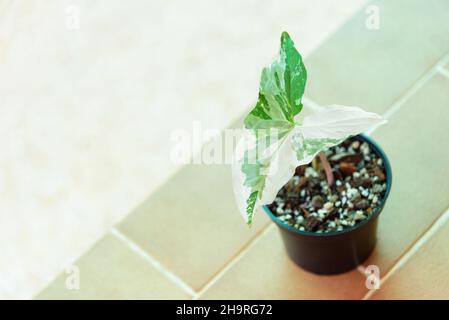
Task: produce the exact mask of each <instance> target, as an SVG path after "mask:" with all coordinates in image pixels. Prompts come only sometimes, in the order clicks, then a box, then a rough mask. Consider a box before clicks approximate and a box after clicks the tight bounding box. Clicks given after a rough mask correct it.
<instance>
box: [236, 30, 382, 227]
mask: <svg viewBox="0 0 449 320" xmlns="http://www.w3.org/2000/svg"><path fill="white" fill-rule="evenodd" d="M306 78H307V73H306V69H305V67H304V64H303V62H302V59H301V56H300V55H299V53H298V52H297V51H296V49H295V48H294V45H293V42H292V41H291V39H290V37H289V36H288V34H287V33H285V32H284V33H283V34H282V37H281V50H280V55H279V58H278V59H277V60H276V61H275V62H273V63H272V64H271V65H270V66H269V67H267V68H265V69H264V70H263V72H262V76H261V83H260V89H259V99H258V101H257V103H256V106H255V107H254V108H253V110H252V111H251V112H250V114H249V115H248V116H247V117H246V118H245V127H246V128H247V130H246V131H245V134H244V135H243V136H242V138H241V139H240V141H239V143H238V145H237V148H236V150H235V155H234V158H235V159H234V165H233V182H234V191H235V196H236V200H237V204H238V207H239V210H240V212H241V213H242V215H243V217H244V219H245V221H246V222H247V223H248V224H249V225H251V223H252V222H253V216H254V212H255V210H256V209H257V208H258V207H260V206H261V205H264V204H270V203H272V202H273V200H274V199H275V197H276V195H277V193H278V192H279V190H280V189H281V188H282V187H283V186H284V185H285V184H286V183H287V182H288V181H289V180H290V179H291V177H292V176H293V175H294V172H295V169H296V167H298V166H300V165H304V164H308V163H310V162H311V161H312V160H313V159H314V158H315V156H316V155H317V154H318V153H319V152H321V151H323V150H325V149H327V148H330V147H332V146H334V145H337V144H339V143H341V142H342V141H343V140H345V139H346V138H348V137H349V136H352V135H356V134H359V133H361V132H364V131H366V130H368V129H370V128H371V127H373V126H377V125H380V124H382V123H385V120H384V119H382V117H380V116H379V115H377V114H375V113H371V112H366V111H363V110H362V109H360V108H359V107H346V106H338V105H334V106H330V107H326V108H320V109H319V110H318V111H316V112H314V113H312V114H311V115H309V116H307V117H305V118H304V119H303V121H302V123H301V124H300V123H298V122H296V121H295V116H296V115H298V113H299V112H300V111H301V109H302V103H301V99H302V96H303V94H304V88H305V82H306Z"/></svg>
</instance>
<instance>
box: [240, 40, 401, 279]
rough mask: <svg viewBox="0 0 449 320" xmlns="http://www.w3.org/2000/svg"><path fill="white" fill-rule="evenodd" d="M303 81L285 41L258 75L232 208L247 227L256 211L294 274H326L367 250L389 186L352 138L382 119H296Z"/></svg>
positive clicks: (316, 115)
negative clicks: (269, 224)
mask: <svg viewBox="0 0 449 320" xmlns="http://www.w3.org/2000/svg"><path fill="white" fill-rule="evenodd" d="M306 79H307V72H306V68H305V66H304V64H303V61H302V58H301V55H300V54H299V53H298V51H297V50H296V49H295V47H294V44H293V41H292V40H291V38H290V36H289V35H288V34H287V33H286V32H284V33H283V34H282V36H281V48H280V53H279V56H278V58H277V59H276V60H275V61H274V62H273V63H272V64H271V65H270V66H268V67H266V68H264V69H263V71H262V75H261V80H260V88H259V97H258V100H257V103H256V105H255V107H254V108H253V109H252V110H251V112H250V113H249V114H248V115H247V117H246V118H245V121H244V124H245V131H244V134H243V136H242V137H241V139H240V140H239V142H238V144H237V147H236V152H235V161H234V165H233V181H234V191H235V195H236V200H237V204H238V206H239V209H240V211H241V213H242V215H243V217H244V218H245V220H246V222H247V223H248V225H251V224H252V221H253V217H254V213H255V211H256V210H257V208H259V207H262V208H263V210H264V211H265V212H266V213H267V214H268V216H269V217H270V218H271V220H273V221H274V223H276V225H277V226H278V227H279V229H280V232H281V235H282V238H283V241H284V244H285V247H286V250H287V253H288V254H289V256H290V257H291V258H292V260H293V261H294V262H296V263H297V264H298V265H300V266H301V267H303V268H305V269H307V270H309V271H312V272H315V273H318V274H335V273H341V272H345V271H348V270H351V269H353V268H355V267H356V266H358V265H359V264H361V263H362V262H363V261H364V260H365V259H366V258H368V256H369V255H370V253H371V252H372V251H373V249H374V246H375V243H376V228H377V220H378V216H379V214H380V212H381V211H382V208H383V206H384V204H385V201H386V199H387V197H388V194H389V191H390V188H391V179H392V177H391V169H390V165H389V162H388V158H387V157H386V155H385V153H384V152H383V151H382V149H381V148H380V147H379V146H378V145H377V144H376V143H375V142H374V141H373V140H372V139H371V138H369V137H368V136H366V135H363V134H361V133H362V132H365V131H367V130H368V129H370V128H372V127H374V126H379V125H381V124H383V123H385V122H386V120H384V119H383V118H382V117H381V116H379V115H377V114H375V113H372V112H366V111H363V110H362V109H361V108H359V107H347V106H340V105H333V106H329V107H323V108H319V109H318V110H315V111H314V112H313V113H312V114H311V115H308V116H306V117H302V115H301V109H302V107H303V105H302V97H303V94H304V89H305V84H306Z"/></svg>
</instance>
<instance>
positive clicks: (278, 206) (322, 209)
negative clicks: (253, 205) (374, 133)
mask: <svg viewBox="0 0 449 320" xmlns="http://www.w3.org/2000/svg"><path fill="white" fill-rule="evenodd" d="M326 156H327V159H328V161H329V164H330V166H331V168H332V172H333V174H334V179H335V181H334V183H333V185H332V186H330V187H329V185H328V182H327V180H326V173H325V171H324V167H323V164H322V163H320V161H319V160H318V157H317V159H316V160H314V161H313V162H312V163H311V164H309V165H306V166H300V167H298V168H297V169H296V172H295V176H294V177H293V178H292V179H290V181H289V182H288V183H287V184H286V185H285V186H284V187H283V188H282V189H281V190H280V191H279V193H278V195H277V197H276V199H275V201H274V202H273V203H272V204H271V205H269V206H268V207H269V208H270V210H271V212H273V213H274V214H275V215H276V216H277V218H278V219H280V220H282V221H283V222H285V223H286V224H288V225H289V226H291V227H293V228H296V229H299V230H300V231H309V232H316V233H328V232H338V231H343V230H345V229H347V228H351V227H353V226H355V225H357V224H358V223H360V222H361V221H363V220H365V219H367V218H368V217H369V215H370V214H371V213H372V212H373V210H374V209H375V208H376V207H377V206H378V205H379V202H380V201H381V200H382V199H383V198H384V196H385V193H386V189H387V184H386V173H385V167H384V164H383V163H382V159H381V158H380V157H379V156H378V155H377V154H376V153H374V152H373V151H372V150H371V148H370V146H369V144H368V143H366V142H364V141H361V140H358V139H357V138H356V137H353V138H349V139H347V140H345V141H344V142H343V143H341V144H340V145H338V146H335V147H333V148H330V149H328V150H327V151H326Z"/></svg>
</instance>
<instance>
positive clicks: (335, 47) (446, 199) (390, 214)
mask: <svg viewBox="0 0 449 320" xmlns="http://www.w3.org/2000/svg"><path fill="white" fill-rule="evenodd" d="M372 5H375V6H377V8H378V9H379V10H380V18H381V20H380V28H379V29H378V30H371V29H368V28H367V27H366V24H365V21H366V15H367V13H366V12H365V9H363V10H361V11H360V12H358V13H357V14H356V15H355V16H354V18H352V19H351V20H350V21H349V22H348V23H346V24H345V25H344V26H343V27H342V28H341V29H340V30H339V31H338V32H337V33H335V34H334V35H333V36H331V37H330V38H329V39H328V40H327V41H326V42H325V43H324V44H323V45H322V46H321V47H320V48H319V49H318V50H317V51H316V52H314V53H313V54H312V55H310V56H309V57H308V58H307V59H306V63H307V67H308V69H309V74H310V75H311V76H310V81H309V86H308V88H307V90H306V94H307V97H308V107H313V105H314V104H326V103H331V102H333V103H342V104H353V105H354V104H357V105H360V106H362V107H364V108H366V109H369V110H373V111H377V112H381V113H383V114H384V116H385V117H386V118H388V119H389V123H388V124H387V125H386V126H383V127H380V128H378V129H377V130H376V131H374V132H372V136H373V137H374V138H375V139H376V140H377V141H378V142H379V143H380V144H381V145H382V147H383V148H384V149H385V151H386V153H387V154H388V156H389V158H390V161H391V165H392V169H393V188H392V192H391V194H390V198H389V200H388V202H387V205H386V206H385V208H384V211H383V213H382V214H381V216H380V221H379V223H380V225H379V230H378V245H377V247H376V251H375V253H374V254H373V255H372V257H370V259H369V261H367V263H366V264H365V266H367V265H372V264H373V265H377V266H378V267H379V268H380V272H381V286H380V289H379V290H368V289H367V288H366V286H365V282H366V277H365V274H364V267H365V266H361V267H360V268H359V269H357V270H354V271H352V272H348V273H346V274H342V275H338V276H326V277H323V276H316V275H313V274H310V273H308V272H305V271H303V270H301V269H300V268H298V267H296V266H295V265H294V264H293V263H292V262H291V261H290V260H289V259H288V258H287V256H286V254H285V253H284V250H283V247H282V243H281V242H280V238H279V235H278V232H277V230H276V228H275V227H274V226H273V224H271V223H269V222H268V221H267V219H266V218H264V217H263V215H262V214H259V215H258V216H257V217H256V220H257V225H256V226H255V227H254V228H252V230H247V229H246V228H244V226H243V224H242V221H241V220H240V217H239V215H238V213H237V212H236V209H235V205H234V202H233V196H232V192H231V191H230V188H231V186H230V184H229V168H226V167H223V166H205V165H199V166H186V167H184V168H181V169H180V170H179V171H178V173H177V174H175V175H174V176H173V177H172V178H171V179H169V180H168V181H167V182H166V183H165V184H164V185H163V186H162V187H161V188H159V189H158V190H157V191H155V192H154V193H153V194H152V195H151V196H150V197H149V198H148V199H147V200H145V201H144V202H143V204H142V205H141V206H139V207H138V208H137V209H135V210H134V211H133V212H132V213H131V214H130V215H129V216H127V217H126V218H125V219H124V220H123V221H122V222H121V223H119V224H118V225H117V226H116V227H114V228H113V229H112V230H111V231H110V233H109V234H108V235H106V236H105V237H104V238H103V239H102V240H100V241H99V242H97V244H96V245H95V246H94V247H93V248H92V249H91V250H90V251H89V252H88V253H87V254H86V255H84V256H83V257H81V258H80V259H79V260H78V261H77V262H75V265H77V266H78V267H79V268H80V289H79V290H68V289H67V287H66V281H67V278H68V275H67V274H62V275H61V276H59V277H58V278H57V279H56V280H55V281H54V282H52V283H51V284H50V285H49V286H48V287H47V288H46V289H45V290H44V291H43V292H41V293H40V294H39V295H38V296H37V297H38V298H57V297H63V298H68V299H72V298H92V297H94V296H95V295H98V297H104V298H114V297H124V298H145V297H152V298H161V299H163V298H166V297H167V296H170V297H172V298H175V299H176V298H183V297H185V296H188V297H189V298H194V299H208V298H212V299H215V298H223V299H231V298H247V299H256V298H273V299H280V298H288V299H308V298H318V299H326V298H335V299H371V298H373V299H389V298H449V286H448V285H447V280H446V279H447V278H448V276H449V259H448V255H449V247H448V246H447V238H448V237H449V225H448V224H449V222H448V219H449V183H448V181H449V169H448V168H447V166H445V164H447V162H448V159H449V148H448V147H449V145H448V143H449V142H448V141H449V140H448V139H447V138H446V136H447V130H448V125H449V113H448V112H447V108H448V107H449V105H448V104H449V77H448V74H449V69H447V63H448V62H449V43H448V42H447V41H444V40H445V39H446V38H447V34H449V22H448V21H447V19H444V16H443V14H442V13H443V12H448V10H449V3H448V2H447V1H444V0H431V1H426V2H423V1H419V0H413V1H394V2H393V1H375V2H373V4H372ZM421 15H425V16H427V17H430V16H431V17H433V18H432V19H429V21H430V22H426V21H424V22H423V23H422V24H416V23H414V22H415V21H422V20H423V19H420V16H421ZM445 66H446V67H445ZM348 74H349V75H348ZM84 274H85V276H84ZM138 278H139V279H140V278H141V281H138ZM150 278H151V279H150ZM441 279H442V280H441ZM114 283H121V284H122V285H121V286H116V285H113V284H114ZM150 283H151V285H150ZM145 289H146V290H145Z"/></svg>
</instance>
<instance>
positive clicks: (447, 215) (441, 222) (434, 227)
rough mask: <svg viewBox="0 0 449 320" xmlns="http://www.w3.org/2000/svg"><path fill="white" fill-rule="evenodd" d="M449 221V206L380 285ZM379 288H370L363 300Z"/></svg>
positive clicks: (388, 272)
mask: <svg viewBox="0 0 449 320" xmlns="http://www.w3.org/2000/svg"><path fill="white" fill-rule="evenodd" d="M447 221H449V208H448V209H446V211H445V212H443V214H441V215H440V216H439V217H438V218H437V220H436V221H435V222H434V223H433V224H432V225H431V226H430V227H429V228H428V229H427V230H426V231H425V232H424V234H423V235H422V236H421V237H420V238H418V240H417V241H416V242H415V243H414V244H413V245H412V246H411V248H410V249H409V250H407V251H406V252H405V253H404V255H402V257H401V258H400V259H399V260H398V262H396V263H395V264H394V265H393V266H392V267H391V268H390V270H388V271H387V273H386V274H385V276H384V277H382V279H381V280H380V286H381V287H382V284H384V282H386V281H387V280H388V279H389V278H390V277H391V276H392V275H393V274H394V273H395V272H396V271H397V270H399V269H400V268H402V267H403V266H404V265H405V264H406V263H407V262H408V261H409V260H410V259H411V258H412V257H413V256H414V255H415V254H416V253H417V252H418V251H419V250H420V249H421V248H422V246H423V245H424V244H425V243H426V242H427V241H428V240H429V239H430V238H431V237H433V236H434V235H435V234H436V233H437V231H438V230H439V229H440V228H441V227H442V226H443V225H444V224H445V223H446V222H447ZM375 291H377V290H369V291H368V292H367V293H366V295H365V296H364V297H363V300H368V299H370V298H371V296H372V295H373V294H374V292H375Z"/></svg>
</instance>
